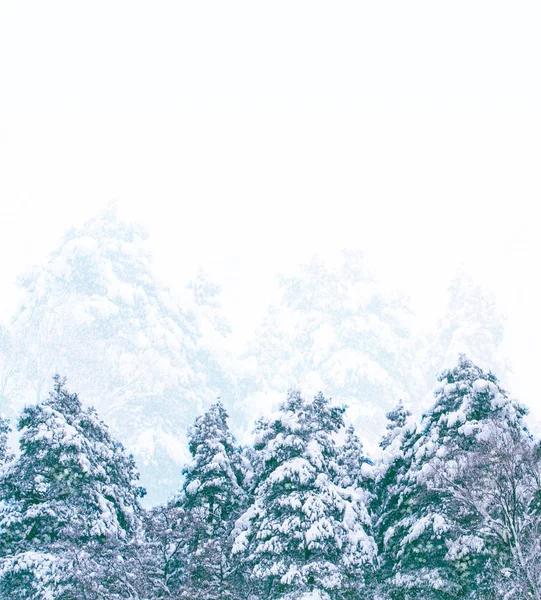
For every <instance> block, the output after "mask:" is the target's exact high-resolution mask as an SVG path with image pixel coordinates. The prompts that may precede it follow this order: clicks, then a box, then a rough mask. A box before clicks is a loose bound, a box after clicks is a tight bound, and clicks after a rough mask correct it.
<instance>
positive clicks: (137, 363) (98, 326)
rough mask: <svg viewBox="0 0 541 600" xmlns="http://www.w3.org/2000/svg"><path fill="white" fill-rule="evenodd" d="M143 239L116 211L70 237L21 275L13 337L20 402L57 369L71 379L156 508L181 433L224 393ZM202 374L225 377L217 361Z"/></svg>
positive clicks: (172, 475) (172, 481) (174, 472)
mask: <svg viewBox="0 0 541 600" xmlns="http://www.w3.org/2000/svg"><path fill="white" fill-rule="evenodd" d="M147 238H148V236H147V234H146V232H145V231H144V229H143V228H142V227H140V226H138V225H136V224H132V223H129V222H126V221H124V220H122V219H121V218H120V217H119V216H118V215H117V212H116V208H115V206H114V205H111V206H109V207H108V208H107V209H106V210H105V211H103V212H102V213H101V214H99V215H98V216H97V217H95V218H93V219H91V220H90V221H88V222H87V223H85V224H84V225H83V226H82V227H81V228H79V229H72V230H70V231H69V232H67V234H66V235H65V237H64V239H63V240H62V242H61V244H60V245H59V246H58V247H57V248H56V250H55V251H54V252H53V253H52V254H51V255H50V257H49V260H48V262H47V264H45V265H44V266H43V267H40V268H35V269H33V270H31V271H30V272H29V273H28V274H26V275H25V276H24V277H22V278H21V280H20V285H21V287H22V290H23V292H24V297H23V302H22V305H21V307H20V310H19V312H18V314H17V315H16V317H15V318H14V320H13V323H12V325H11V332H12V343H13V345H14V346H15V347H17V348H19V349H20V350H21V352H22V354H23V355H24V360H23V361H22V363H23V364H22V372H21V376H20V378H19V384H20V387H21V388H22V392H23V393H22V394H21V398H22V399H23V400H24V401H26V402H31V403H32V402H36V401H37V400H38V399H40V398H41V397H42V392H43V390H44V386H46V385H47V382H48V381H49V380H50V377H52V376H53V375H54V373H69V375H70V383H71V385H73V386H74V388H75V389H77V390H79V391H80V393H81V395H82V397H83V398H84V400H85V402H86V403H88V404H91V405H94V406H95V407H96V408H97V410H98V411H99V412H100V414H101V415H102V417H103V418H104V419H105V420H106V421H107V423H108V425H109V426H110V427H111V431H112V432H113V433H114V434H115V436H117V437H118V438H119V439H120V440H121V441H122V442H123V443H124V444H125V445H126V447H127V448H129V449H130V451H131V452H132V453H133V454H134V455H135V456H136V458H137V460H138V463H139V466H140V469H141V477H142V481H143V482H144V483H145V485H147V487H148V488H149V490H150V494H149V496H148V497H147V498H146V499H145V501H149V502H152V503H156V502H158V501H164V500H165V499H166V498H167V497H168V496H169V495H170V494H171V493H172V492H173V491H174V490H175V488H176V486H177V485H178V478H177V476H178V470H179V469H180V468H181V467H182V465H183V464H184V463H185V462H186V460H187V459H188V456H187V455H186V454H183V453H184V452H185V447H186V444H185V443H183V441H182V436H183V435H184V434H185V431H186V430H187V428H188V426H189V425H190V424H191V422H192V421H193V419H194V418H195V417H196V416H197V415H198V414H200V413H201V412H202V411H203V410H204V409H205V408H206V407H207V406H208V404H209V403H210V402H209V399H212V398H216V397H217V396H220V395H221V393H222V391H223V390H220V389H213V388H212V385H209V381H208V378H207V375H206V370H207V366H209V350H208V349H206V348H201V347H200V339H201V332H200V330H199V324H198V317H197V314H196V312H195V309H196V308H197V306H195V305H194V306H195V308H194V307H193V306H192V307H190V308H194V310H191V311H189V312H188V311H187V310H185V309H183V308H180V307H179V305H178V303H177V302H176V301H175V300H174V299H173V296H172V294H171V292H170V290H169V289H167V288H166V287H164V286H163V285H161V284H160V283H159V282H158V281H157V280H156V278H155V276H154V273H153V269H152V264H151V255H150V251H149V247H148V239H147ZM207 295H208V294H207ZM199 296H201V294H199ZM207 325H208V327H211V323H207ZM207 334H208V332H207ZM208 335H209V334H208ZM208 370H209V372H211V373H212V379H213V382H214V383H216V382H218V381H224V378H222V379H220V377H219V376H218V375H217V372H218V371H219V365H217V364H216V363H215V362H213V363H212V365H211V366H209V369H208ZM128 414H129V418H126V415H128Z"/></svg>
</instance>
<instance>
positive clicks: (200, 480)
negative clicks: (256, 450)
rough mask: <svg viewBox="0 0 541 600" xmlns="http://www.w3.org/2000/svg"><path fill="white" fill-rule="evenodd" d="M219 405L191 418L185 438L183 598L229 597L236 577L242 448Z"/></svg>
mask: <svg viewBox="0 0 541 600" xmlns="http://www.w3.org/2000/svg"><path fill="white" fill-rule="evenodd" d="M227 419H228V415H227V412H226V410H225V409H224V407H223V405H222V404H221V403H220V402H217V403H216V404H213V405H212V406H211V407H210V408H209V410H208V411H207V412H206V413H205V414H203V415H202V416H200V417H198V418H197V419H196V420H195V423H194V425H193V426H192V427H191V429H190V431H189V434H188V439H189V449H190V453H191V455H192V460H191V462H190V463H189V465H188V466H187V467H186V468H185V469H184V477H185V479H184V483H183V486H182V491H181V494H180V497H179V504H180V506H181V507H182V509H183V511H184V522H185V523H186V527H187V531H185V544H186V550H187V552H186V554H187V556H188V559H187V563H186V565H185V568H186V571H187V578H186V582H185V584H184V585H183V587H182V589H181V596H182V597H185V598H190V599H193V600H196V599H199V598H200V599H201V600H214V599H216V600H222V599H225V598H233V597H234V595H235V586H236V583H237V581H236V578H237V575H236V573H235V564H233V562H232V561H231V547H232V541H233V540H232V538H231V532H232V530H233V526H234V522H235V520H236V519H237V518H238V517H239V516H240V512H241V509H242V507H243V501H244V494H243V490H242V470H241V456H240V449H239V448H238V447H237V445H236V443H235V440H234V438H233V435H232V434H231V432H230V430H229V426H228V424H227Z"/></svg>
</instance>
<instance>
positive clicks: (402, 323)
mask: <svg viewBox="0 0 541 600" xmlns="http://www.w3.org/2000/svg"><path fill="white" fill-rule="evenodd" d="M280 291H281V297H280V301H279V303H278V304H277V305H276V306H275V307H273V308H271V310H269V312H268V314H267V316H266V317H265V319H264V320H263V322H262V324H261V327H260V328H259V329H258V331H257V335H256V338H255V340H254V342H253V344H252V346H251V349H250V355H251V357H252V358H253V359H254V362H255V363H256V368H255V372H254V375H253V378H252V380H251V382H250V383H251V389H250V385H246V389H245V393H246V402H247V406H248V407H249V406H251V404H252V403H253V399H254V398H257V399H258V401H261V400H260V399H263V398H264V399H265V401H266V403H267V404H269V403H272V404H274V403H275V402H276V404H274V406H275V407H277V406H278V400H281V398H283V397H284V395H285V394H286V393H287V390H288V389H289V388H293V387H295V388H299V389H301V390H302V391H303V393H306V394H309V395H311V394H316V393H317V392H318V391H319V390H325V391H326V393H328V395H330V396H332V397H333V398H340V401H341V402H344V404H347V405H348V417H349V418H350V419H351V420H352V422H353V423H354V425H355V427H356V429H357V431H359V432H360V433H361V434H362V437H363V440H365V442H366V443H367V444H373V445H376V444H377V441H378V440H377V431H378V429H379V428H380V427H383V425H384V422H385V413H386V412H387V411H388V410H389V409H390V408H391V407H392V406H391V405H390V404H389V401H390V400H391V401H392V398H397V397H400V396H403V397H406V398H407V397H410V396H416V394H417V390H418V389H419V386H420V382H419V381H418V378H417V376H418V375H419V376H420V371H418V369H417V363H416V361H415V360H414V356H415V347H414V343H413V338H412V336H411V328H412V325H413V314H412V312H411V310H410V308H409V306H408V302H407V299H406V298H404V297H402V296H401V295H399V294H397V293H395V292H393V291H390V290H387V289H385V287H384V286H382V285H380V284H378V283H377V282H376V281H375V279H374V277H373V276H372V274H371V273H370V271H369V269H368V268H367V265H366V261H365V260H364V258H363V257H362V255H360V254H359V253H357V252H344V255H343V261H342V263H341V265H340V266H339V267H338V268H331V267H330V266H329V265H328V264H325V263H324V262H323V261H320V260H318V259H316V258H314V260H312V262H311V263H309V264H307V265H303V266H302V267H301V268H300V269H299V272H298V274H297V275H296V276H294V277H288V278H282V279H281V288H280Z"/></svg>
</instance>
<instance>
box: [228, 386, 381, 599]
mask: <svg viewBox="0 0 541 600" xmlns="http://www.w3.org/2000/svg"><path fill="white" fill-rule="evenodd" d="M343 412H344V409H343V408H341V407H337V406H333V405H332V404H331V402H330V400H329V399H327V398H325V397H323V395H322V394H318V395H317V396H316V397H315V398H314V399H313V400H311V401H305V400H304V399H303V398H302V397H301V395H300V393H298V392H290V394H289V396H288V398H287V400H286V402H284V403H283V404H282V406H281V408H280V411H279V412H278V413H277V415H276V417H275V418H272V419H269V420H265V419H264V420H261V421H260V423H259V425H258V428H257V431H256V443H255V449H256V450H257V451H258V452H260V453H261V456H262V465H263V468H262V470H261V472H260V473H259V474H258V481H257V485H256V487H255V492H254V503H253V505H252V506H251V507H250V508H249V509H248V511H247V512H246V513H245V514H244V515H243V517H242V518H241V519H239V521H238V523H237V539H236V543H235V549H234V550H235V552H236V553H237V554H240V555H241V556H242V560H243V563H244V565H245V569H246V571H247V574H248V581H247V584H248V592H249V593H251V594H252V596H253V597H254V598H268V599H269V600H275V599H285V598H288V599H289V598H291V599H293V598H295V599H296V598H301V597H303V594H308V593H312V594H320V596H321V598H324V599H329V598H332V599H335V598H336V599H339V598H340V599H341V598H350V597H351V598H353V597H356V594H358V593H359V590H360V589H362V587H363V583H364V575H365V571H366V570H369V569H370V568H371V563H372V560H373V558H374V553H375V548H374V543H373V540H372V538H371V537H370V535H369V533H367V531H366V529H365V527H366V526H367V525H368V523H367V521H368V514H367V511H366V507H365V506H364V504H363V496H362V493H361V490H359V489H356V488H354V487H353V486H352V487H353V489H348V490H346V489H344V488H343V487H341V486H339V485H337V483H336V481H337V480H338V479H340V478H343V477H344V474H343V472H341V467H340V465H339V461H338V454H339V452H338V449H337V445H336V442H335V439H334V438H335V436H336V433H337V432H338V431H339V430H340V429H341V428H342V427H343Z"/></svg>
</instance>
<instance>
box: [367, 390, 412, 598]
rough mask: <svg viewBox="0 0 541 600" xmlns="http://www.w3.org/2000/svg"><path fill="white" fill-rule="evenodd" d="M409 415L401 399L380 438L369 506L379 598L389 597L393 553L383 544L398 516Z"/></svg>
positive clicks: (409, 436)
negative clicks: (372, 522)
mask: <svg viewBox="0 0 541 600" xmlns="http://www.w3.org/2000/svg"><path fill="white" fill-rule="evenodd" d="M409 417H411V413H410V412H409V411H408V410H407V409H406V408H405V406H404V403H403V402H402V400H400V401H399V403H398V404H397V405H396V406H395V408H394V409H393V410H391V411H389V412H388V413H387V420H388V422H387V426H386V430H387V433H385V434H384V436H383V438H382V439H381V441H380V447H381V448H382V449H383V454H382V456H381V458H380V460H379V461H378V463H377V464H376V467H375V469H374V493H373V495H372V503H371V507H372V514H373V518H374V528H373V531H374V537H375V539H376V543H377V546H378V571H377V574H376V578H375V582H374V588H373V590H372V591H373V593H374V594H376V595H375V598H378V599H380V598H389V597H390V595H389V589H390V588H391V585H390V581H391V579H392V573H393V567H394V556H393V555H392V554H391V553H390V552H387V551H386V548H385V543H386V539H387V536H388V534H389V533H390V532H392V531H393V526H394V524H395V522H396V521H397V520H398V519H399V518H400V515H401V512H400V511H401V506H400V502H401V493H400V491H401V487H400V484H401V483H402V480H403V477H404V473H405V472H406V470H407V465H408V463H407V462H406V461H405V457H404V450H405V449H406V448H408V447H409V446H410V445H411V443H412V440H413V438H414V436H415V432H416V427H415V423H413V422H412V421H411V419H410V418H409Z"/></svg>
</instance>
